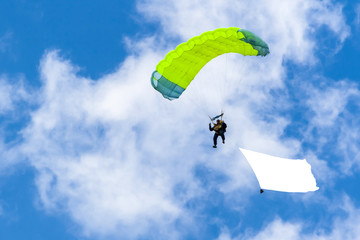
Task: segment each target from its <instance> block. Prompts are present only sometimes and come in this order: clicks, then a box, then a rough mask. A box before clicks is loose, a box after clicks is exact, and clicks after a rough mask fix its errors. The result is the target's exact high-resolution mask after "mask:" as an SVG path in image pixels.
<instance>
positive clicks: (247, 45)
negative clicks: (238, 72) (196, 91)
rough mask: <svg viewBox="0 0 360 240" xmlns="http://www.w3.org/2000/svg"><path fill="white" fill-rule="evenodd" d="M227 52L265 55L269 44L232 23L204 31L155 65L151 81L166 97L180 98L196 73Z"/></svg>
mask: <svg viewBox="0 0 360 240" xmlns="http://www.w3.org/2000/svg"><path fill="white" fill-rule="evenodd" d="M224 53H239V54H242V55H244V56H266V55H267V54H269V53H270V51H269V47H268V45H267V44H266V43H265V42H264V41H263V40H262V39H261V38H259V37H258V36H256V35H255V34H253V33H252V32H250V31H247V30H244V29H240V28H236V27H230V28H218V29H216V30H214V31H208V32H204V33H202V34H201V35H200V36H196V37H193V38H191V39H190V40H188V41H187V42H184V43H181V44H180V45H178V46H177V47H176V48H175V50H173V51H170V52H169V53H168V54H167V55H166V56H165V58H164V59H163V60H161V61H160V62H159V63H158V65H157V66H156V70H155V71H154V72H153V74H152V76H151V85H152V86H153V87H154V88H155V89H156V90H157V91H159V92H160V93H161V94H162V95H163V96H164V98H167V99H169V100H173V99H176V98H179V97H180V95H181V94H182V93H183V91H185V89H186V88H187V86H188V85H189V84H190V82H191V81H192V80H193V79H194V78H195V76H196V74H198V72H199V71H200V70H201V68H203V67H204V66H205V65H206V64H207V63H208V62H209V61H210V60H211V59H213V58H215V57H217V56H220V55H222V54H224Z"/></svg>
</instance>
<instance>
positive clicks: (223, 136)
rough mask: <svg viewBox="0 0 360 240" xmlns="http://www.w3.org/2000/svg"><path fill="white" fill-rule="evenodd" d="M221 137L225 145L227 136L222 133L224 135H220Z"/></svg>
mask: <svg viewBox="0 0 360 240" xmlns="http://www.w3.org/2000/svg"><path fill="white" fill-rule="evenodd" d="M220 136H221V138H222V140H223V143H224V144H225V134H224V133H222V134H220Z"/></svg>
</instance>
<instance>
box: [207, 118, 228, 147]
mask: <svg viewBox="0 0 360 240" xmlns="http://www.w3.org/2000/svg"><path fill="white" fill-rule="evenodd" d="M219 124H221V127H220V128H219V129H218V130H215V129H214V128H215V126H217V125H218V124H215V125H214V127H211V123H209V130H210V131H215V134H214V139H213V140H214V147H216V145H217V139H218V137H219V136H220V137H221V138H222V140H223V143H224V142H225V135H224V133H225V132H226V127H227V126H226V123H225V122H221V123H219Z"/></svg>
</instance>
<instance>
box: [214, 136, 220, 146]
mask: <svg viewBox="0 0 360 240" xmlns="http://www.w3.org/2000/svg"><path fill="white" fill-rule="evenodd" d="M218 137H219V134H217V133H215V134H214V139H213V140H214V146H213V147H214V148H216V145H217V138H218Z"/></svg>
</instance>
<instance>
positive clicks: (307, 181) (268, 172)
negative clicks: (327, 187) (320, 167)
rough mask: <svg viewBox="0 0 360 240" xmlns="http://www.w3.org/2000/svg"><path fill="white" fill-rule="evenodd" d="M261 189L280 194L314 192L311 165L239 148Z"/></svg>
mask: <svg viewBox="0 0 360 240" xmlns="http://www.w3.org/2000/svg"><path fill="white" fill-rule="evenodd" d="M240 151H241V152H242V153H243V154H244V156H245V158H246V159H247V161H248V162H249V164H250V166H251V168H252V169H253V171H254V173H255V175H256V177H257V179H258V181H259V184H260V188H261V189H268V190H275V191H282V192H309V191H316V190H318V189H319V188H318V187H317V186H316V180H315V177H314V176H313V174H312V173H311V165H310V164H309V163H308V162H307V161H306V160H305V159H286V158H279V157H274V156H270V155H267V154H263V153H258V152H254V151H250V150H246V149H242V148H240Z"/></svg>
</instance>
